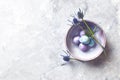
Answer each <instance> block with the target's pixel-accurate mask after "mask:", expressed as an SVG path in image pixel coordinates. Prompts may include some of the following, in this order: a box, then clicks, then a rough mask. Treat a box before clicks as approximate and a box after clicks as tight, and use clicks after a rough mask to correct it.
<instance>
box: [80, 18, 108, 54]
mask: <svg viewBox="0 0 120 80" xmlns="http://www.w3.org/2000/svg"><path fill="white" fill-rule="evenodd" d="M82 21H83V22H84V24H85V25H86V27H87V28H88V30H89V32H90V34H91V37H92V38H93V39H94V40H95V42H96V43H98V44H99V45H100V46H101V48H102V49H103V51H104V54H105V56H106V51H105V48H104V47H103V46H102V45H101V44H100V42H99V41H98V40H97V39H96V38H95V36H94V32H93V31H92V30H91V28H90V27H89V26H88V24H87V23H86V21H85V20H84V19H82Z"/></svg>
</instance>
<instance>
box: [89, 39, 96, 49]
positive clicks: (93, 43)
mask: <svg viewBox="0 0 120 80" xmlns="http://www.w3.org/2000/svg"><path fill="white" fill-rule="evenodd" d="M94 45H95V41H94V40H93V39H92V38H90V43H89V46H90V47H93V46H94Z"/></svg>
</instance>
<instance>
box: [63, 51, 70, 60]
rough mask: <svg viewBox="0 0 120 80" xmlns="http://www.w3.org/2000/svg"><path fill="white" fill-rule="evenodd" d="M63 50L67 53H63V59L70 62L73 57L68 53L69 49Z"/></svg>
mask: <svg viewBox="0 0 120 80" xmlns="http://www.w3.org/2000/svg"><path fill="white" fill-rule="evenodd" d="M63 52H64V53H66V55H61V56H62V57H63V60H64V61H66V62H69V61H70V59H71V58H70V55H69V54H68V51H67V52H66V51H64V50H63Z"/></svg>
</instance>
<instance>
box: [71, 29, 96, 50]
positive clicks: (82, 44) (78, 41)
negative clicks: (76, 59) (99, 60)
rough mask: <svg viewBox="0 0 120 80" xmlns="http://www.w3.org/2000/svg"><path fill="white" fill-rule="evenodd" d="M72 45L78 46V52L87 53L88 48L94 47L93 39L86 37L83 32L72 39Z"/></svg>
mask: <svg viewBox="0 0 120 80" xmlns="http://www.w3.org/2000/svg"><path fill="white" fill-rule="evenodd" d="M73 43H74V44H75V45H77V46H79V48H80V50H81V51H83V52H85V51H88V50H89V49H90V48H92V47H94V46H95V41H94V39H92V38H91V37H89V36H87V35H86V34H85V31H80V34H79V35H78V36H75V37H74V38H73Z"/></svg>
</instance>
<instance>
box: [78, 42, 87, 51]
mask: <svg viewBox="0 0 120 80" xmlns="http://www.w3.org/2000/svg"><path fill="white" fill-rule="evenodd" d="M79 48H80V50H82V51H84V52H85V51H87V50H88V47H87V46H86V45H84V44H82V43H80V44H79Z"/></svg>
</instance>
